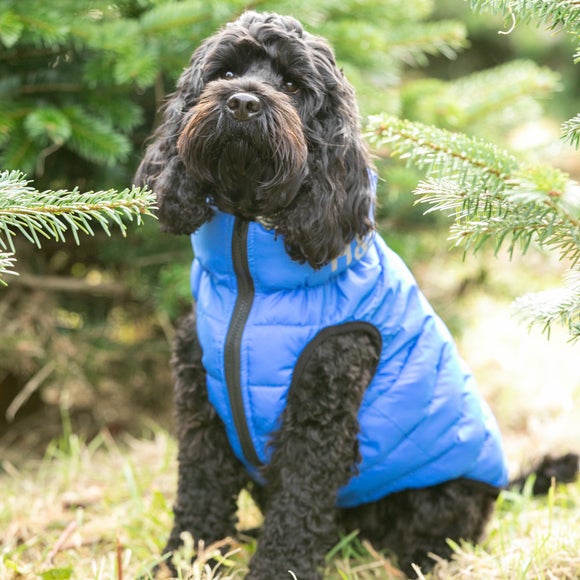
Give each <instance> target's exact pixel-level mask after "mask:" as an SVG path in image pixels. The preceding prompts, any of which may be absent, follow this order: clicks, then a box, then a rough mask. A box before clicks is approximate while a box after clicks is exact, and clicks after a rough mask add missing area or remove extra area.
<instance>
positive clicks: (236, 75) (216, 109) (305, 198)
mask: <svg viewBox="0 0 580 580" xmlns="http://www.w3.org/2000/svg"><path fill="white" fill-rule="evenodd" d="M238 93H251V94H253V95H255V96H257V97H258V98H259V100H260V102H261V106H262V111H261V114H260V115H258V116H256V118H255V119H254V120H252V122H246V123H239V122H236V121H235V120H233V119H232V117H231V114H230V112H229V111H228V107H227V101H228V99H229V98H230V97H231V96H232V95H235V94H238ZM369 166H370V161H369V157H368V153H367V150H366V148H365V146H364V144H363V142H362V140H361V138H360V128H359V118H358V109H357V105H356V101H355V96H354V91H353V89H352V87H351V86H350V85H349V84H348V82H347V81H346V79H345V78H344V76H343V75H342V73H341V72H340V70H339V69H338V68H337V67H336V64H335V61H334V56H333V53H332V51H331V49H330V47H329V46H328V44H327V43H326V42H325V41H324V40H323V39H321V38H319V37H316V36H313V35H311V34H308V33H307V32H305V31H303V29H302V26H301V25H300V24H299V23H298V22H297V21H296V20H294V19H293V18H289V17H282V16H277V15H273V14H271V15H268V14H265V15H264V14H257V13H255V12H247V13H245V14H244V15H243V16H242V17H241V18H240V19H239V20H238V21H236V22H234V23H233V24H230V25H229V26H227V27H225V28H224V29H223V30H221V31H220V32H218V33H217V34H216V35H215V36H213V37H211V38H209V39H208V40H206V41H205V42H204V43H203V44H202V45H201V46H200V47H199V48H198V49H197V50H196V51H195V52H194V53H193V56H192V58H191V62H190V64H189V67H188V68H187V69H186V70H185V72H184V73H183V75H182V76H181V78H180V79H179V81H178V83H177V91H176V93H175V94H174V95H173V97H172V98H171V99H170V100H169V101H168V103H167V105H166V106H165V109H164V112H163V120H162V122H161V124H160V126H159V128H158V129H157V131H156V132H155V134H154V135H153V140H152V142H151V144H150V145H149V147H148V149H147V151H146V153H145V157H144V159H143V161H142V162H141V165H140V166H139V169H138V170H137V174H136V177H135V182H136V183H137V184H140V185H142V184H148V185H149V186H151V188H152V189H153V190H155V191H156V193H157V195H158V206H159V219H160V220H161V222H162V224H163V228H164V229H165V231H168V232H171V233H176V234H188V233H191V232H193V231H195V230H196V229H197V228H199V226H201V225H202V224H203V223H204V222H205V221H207V220H208V219H210V218H211V216H212V215H213V209H212V206H214V205H215V206H216V207H217V208H219V209H221V210H223V211H228V212H231V213H235V214H237V215H239V216H241V217H244V218H247V219H255V218H258V217H259V218H260V219H263V220H265V221H267V222H270V223H272V224H274V225H275V227H276V230H277V231H278V232H279V233H280V234H281V235H283V236H284V240H285V243H286V247H287V250H288V253H289V254H290V256H291V257H292V258H293V259H295V260H298V261H301V262H304V261H306V262H308V263H309V264H311V265H312V266H314V267H320V266H322V265H324V264H326V263H328V262H329V261H330V260H332V259H334V258H336V257H337V256H338V255H339V254H340V253H341V252H342V251H343V249H344V246H345V243H348V242H350V241H351V240H352V239H353V238H354V237H355V236H357V235H358V236H364V235H365V234H367V233H368V232H369V231H370V230H371V228H372V222H371V220H370V211H371V197H370V194H369V187H368V175H367V168H368V167H369Z"/></svg>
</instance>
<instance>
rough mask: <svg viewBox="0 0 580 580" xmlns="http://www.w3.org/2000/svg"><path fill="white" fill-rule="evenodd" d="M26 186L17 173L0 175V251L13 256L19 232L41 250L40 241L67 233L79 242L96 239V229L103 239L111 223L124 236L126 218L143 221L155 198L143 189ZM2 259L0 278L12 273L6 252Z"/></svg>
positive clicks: (23, 179) (108, 232)
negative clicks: (82, 238)
mask: <svg viewBox="0 0 580 580" xmlns="http://www.w3.org/2000/svg"><path fill="white" fill-rule="evenodd" d="M29 183H30V182H29V181H26V179H25V176H24V175H23V174H22V173H20V172H17V171H12V172H7V171H5V172H2V173H0V249H1V250H10V251H11V252H12V253H13V252H14V243H13V240H14V238H15V236H16V235H18V234H21V235H23V236H24V237H25V238H26V239H27V240H28V241H29V242H31V243H33V244H35V245H36V246H37V247H41V238H45V239H54V240H57V241H61V242H64V241H65V240H66V238H67V236H68V235H71V236H72V237H73V239H74V240H75V242H76V243H77V244H78V243H80V239H79V234H80V233H84V234H86V235H91V236H92V235H94V233H95V230H94V228H93V226H94V225H97V226H98V227H100V229H102V230H104V231H105V232H106V233H107V235H110V234H111V226H112V225H114V226H116V227H117V228H118V229H119V230H120V232H121V234H123V235H125V233H126V230H127V226H126V223H125V221H124V220H129V221H133V220H136V221H137V223H141V222H142V218H143V216H145V215H152V213H151V210H152V209H153V204H154V196H153V194H152V192H150V191H149V190H147V189H139V188H136V187H133V188H132V189H125V190H123V191H116V190H108V191H97V192H87V193H81V192H79V191H78V190H77V189H74V190H72V191H66V190H59V191H44V192H39V191H37V190H36V189H34V188H33V187H31V186H30V185H29ZM0 258H2V260H1V261H0V275H1V274H2V273H8V272H9V271H10V270H11V268H12V266H13V262H14V258H12V257H11V256H10V255H8V254H6V253H4V254H0Z"/></svg>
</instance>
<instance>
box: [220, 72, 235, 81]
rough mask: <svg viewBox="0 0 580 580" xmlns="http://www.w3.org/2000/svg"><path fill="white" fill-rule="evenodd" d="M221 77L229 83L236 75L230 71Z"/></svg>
mask: <svg viewBox="0 0 580 580" xmlns="http://www.w3.org/2000/svg"><path fill="white" fill-rule="evenodd" d="M221 77H222V79H225V80H226V81H231V80H232V79H235V78H236V73H233V72H232V71H231V70H227V71H226V72H224V73H222V75H221Z"/></svg>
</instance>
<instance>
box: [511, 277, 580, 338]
mask: <svg viewBox="0 0 580 580" xmlns="http://www.w3.org/2000/svg"><path fill="white" fill-rule="evenodd" d="M514 309H515V311H516V314H517V315H518V317H519V318H520V319H521V320H523V321H524V322H527V323H528V324H529V326H530V327H531V326H535V325H542V329H543V331H544V332H547V333H548V334H549V332H550V328H551V326H552V324H554V323H560V324H561V325H562V326H564V327H565V328H567V329H568V332H569V333H570V336H571V339H572V340H578V339H580V269H575V270H572V271H571V272H569V273H568V276H567V280H566V283H565V285H564V287H562V288H557V289H553V290H546V291H544V292H537V293H534V294H526V295H525V296H522V297H521V298H518V299H517V300H516V301H515V302H514Z"/></svg>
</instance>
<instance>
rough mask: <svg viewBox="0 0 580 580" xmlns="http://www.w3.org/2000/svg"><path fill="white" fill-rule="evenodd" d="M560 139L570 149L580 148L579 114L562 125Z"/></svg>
mask: <svg viewBox="0 0 580 580" xmlns="http://www.w3.org/2000/svg"><path fill="white" fill-rule="evenodd" d="M562 139H563V140H564V141H566V142H567V143H570V145H572V147H576V149H578V147H580V113H579V114H578V115H576V116H575V117H573V118H572V119H570V120H569V121H566V122H565V123H564V124H563V125H562Z"/></svg>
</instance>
